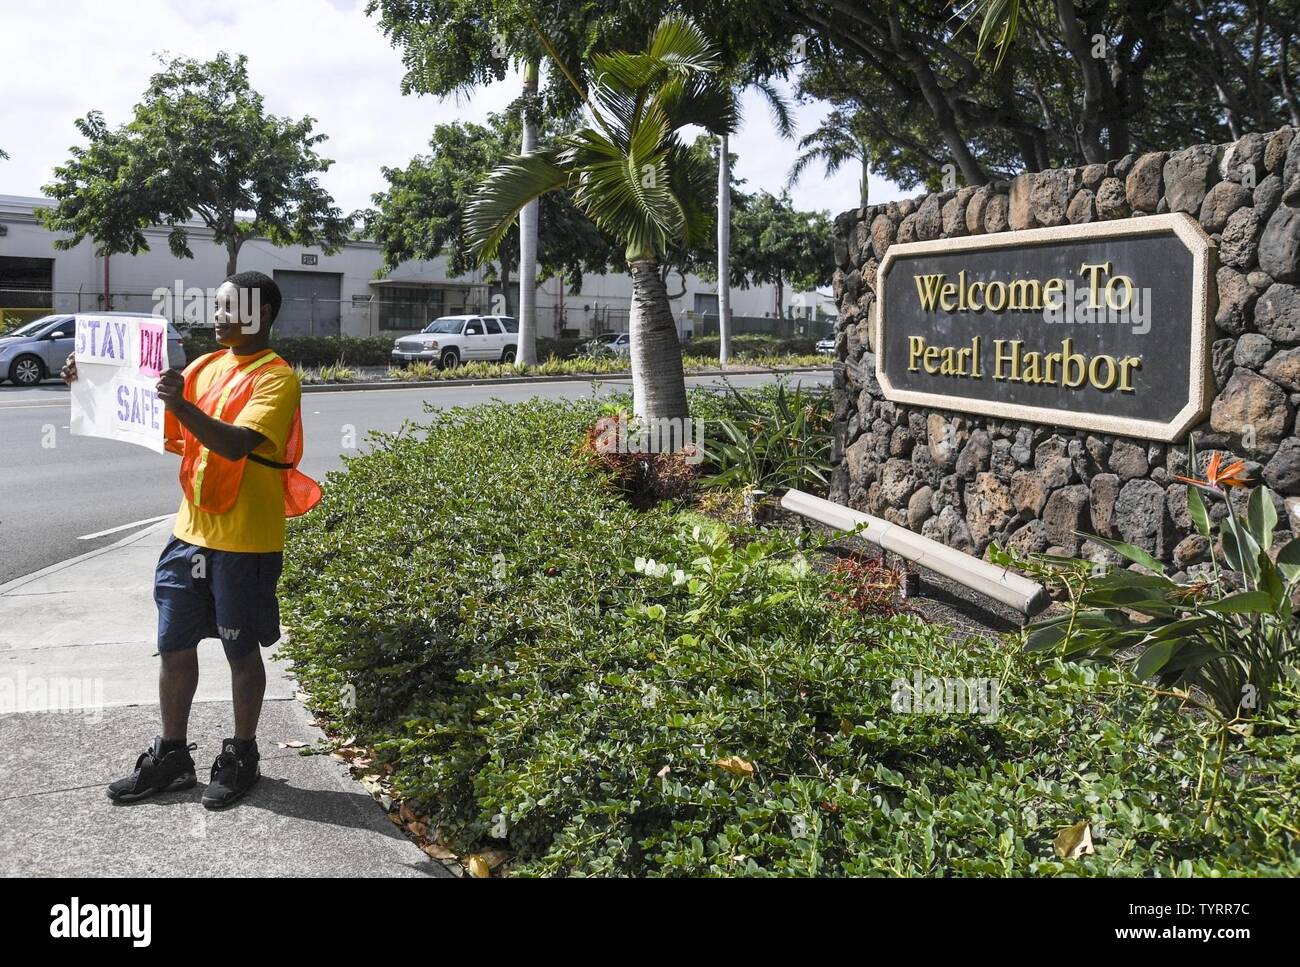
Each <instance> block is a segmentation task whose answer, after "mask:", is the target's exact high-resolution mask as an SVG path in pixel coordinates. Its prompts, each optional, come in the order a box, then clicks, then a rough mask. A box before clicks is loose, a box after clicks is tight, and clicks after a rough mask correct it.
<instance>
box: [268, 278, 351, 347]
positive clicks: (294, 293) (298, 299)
mask: <svg viewBox="0 0 1300 967" xmlns="http://www.w3.org/2000/svg"><path fill="white" fill-rule="evenodd" d="M275 284H276V285H278V286H279V287H280V296H281V298H282V299H283V302H282V304H281V306H280V315H279V317H278V318H277V319H276V321H275V331H276V332H277V333H278V334H279V335H281V336H337V335H338V334H339V314H340V301H339V298H340V295H339V294H340V292H341V291H342V288H343V276H342V274H341V273H338V272H286V271H281V270H279V269H277V270H276V272H275Z"/></svg>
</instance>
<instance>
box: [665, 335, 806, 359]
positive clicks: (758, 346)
mask: <svg viewBox="0 0 1300 967" xmlns="http://www.w3.org/2000/svg"><path fill="white" fill-rule="evenodd" d="M721 349H722V341H721V340H720V339H719V338H718V337H717V336H699V337H696V338H695V339H690V340H688V341H687V342H686V343H685V344H683V346H682V351H683V352H689V353H690V354H691V355H692V356H707V357H709V358H710V359H717V358H718V353H719V352H720V351H721ZM816 352H817V340H816V339H809V338H805V337H795V338H791V339H777V338H776V337H775V336H762V335H736V336H732V337H731V355H732V356H733V357H734V358H736V359H754V358H761V357H763V356H811V355H814V354H816Z"/></svg>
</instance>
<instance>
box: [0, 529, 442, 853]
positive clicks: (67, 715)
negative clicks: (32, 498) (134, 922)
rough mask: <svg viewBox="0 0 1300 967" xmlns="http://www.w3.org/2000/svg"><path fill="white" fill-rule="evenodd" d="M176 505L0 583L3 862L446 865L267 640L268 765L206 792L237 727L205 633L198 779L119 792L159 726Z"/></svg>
mask: <svg viewBox="0 0 1300 967" xmlns="http://www.w3.org/2000/svg"><path fill="white" fill-rule="evenodd" d="M171 527H172V520H171V519H170V518H169V519H167V520H165V521H161V522H159V523H158V524H156V525H153V526H151V527H148V528H145V529H144V530H142V531H140V532H137V533H136V534H133V535H131V536H130V537H127V538H125V539H123V540H121V541H118V542H117V543H116V544H112V545H110V546H108V547H104V548H100V549H98V550H96V551H92V552H90V553H88V554H84V555H81V556H80V557H77V558H74V559H72V560H70V561H64V562H62V563H60V564H56V565H53V566H52V567H48V568H45V569H43V570H41V571H37V572H36V573H34V574H29V575H27V576H25V577H22V578H18V579H17V580H14V581H10V582H9V583H7V584H4V585H0V875H5V876H402V877H407V876H447V877H450V876H451V875H452V874H451V873H450V872H449V871H448V870H447V869H446V868H445V867H443V865H442V864H441V863H439V862H437V861H435V860H433V859H431V858H430V857H428V856H427V855H425V853H424V852H423V851H421V850H420V849H419V848H418V847H417V846H416V845H415V844H414V843H412V842H411V841H410V840H408V839H407V838H406V837H405V836H403V835H402V833H401V832H400V831H399V830H398V829H397V827H396V826H394V825H393V824H392V823H391V822H389V820H388V819H387V817H386V816H385V815H384V813H383V811H382V809H380V807H379V806H378V805H377V804H376V803H375V801H374V800H373V799H372V798H371V796H370V795H369V794H368V793H367V792H366V791H365V790H364V789H363V788H362V787H361V786H360V784H358V783H357V782H355V781H354V780H353V779H352V777H351V776H350V775H349V774H348V772H347V769H346V767H345V766H344V765H343V764H342V763H341V762H338V761H337V760H335V759H331V758H330V757H328V756H317V755H313V756H301V755H299V754H298V752H297V750H295V749H292V748H285V749H281V748H279V743H282V742H291V741H292V742H304V743H306V744H307V745H308V746H313V745H315V743H316V741H317V740H318V739H321V738H322V737H323V734H322V733H321V731H320V730H319V729H318V728H316V727H315V726H314V725H312V724H311V716H310V714H309V713H308V712H307V710H306V709H305V708H304V707H303V706H302V705H301V704H300V703H299V702H298V701H297V700H296V699H295V698H294V695H295V693H296V691H297V688H296V685H295V683H294V682H293V679H292V678H291V677H290V676H289V675H288V673H287V671H286V667H285V663H284V662H283V661H282V660H280V659H279V657H278V649H274V648H273V649H267V650H265V651H264V652H263V655H264V656H265V657H266V658H267V674H266V678H267V691H266V702H265V704H264V706H263V709H262V719H261V724H260V725H259V728H258V748H259V750H260V752H261V754H262V762H261V768H262V778H261V780H260V781H259V782H258V784H257V786H256V787H254V789H253V790H252V791H251V792H250V793H249V794H248V796H247V798H246V799H244V800H243V801H242V802H241V803H239V804H238V805H236V806H234V807H233V808H231V809H229V810H225V811H222V812H209V811H208V810H206V809H204V808H203V806H202V805H201V804H200V802H199V798H200V796H201V795H202V792H203V786H204V784H205V783H206V781H207V778H208V768H209V767H210V766H211V764H212V760H213V759H214V758H215V757H216V755H217V753H218V752H219V751H220V743H221V739H222V738H223V737H225V736H228V735H230V734H231V731H232V728H233V725H232V722H233V710H232V708H231V704H230V671H229V666H228V665H227V663H226V660H225V655H224V654H223V652H222V650H221V644H220V642H218V641H216V640H215V639H212V640H208V641H204V642H202V643H200V645H199V669H200V671H199V689H198V693H197V694H196V695H195V701H194V709H193V712H192V714H191V716H190V741H191V742H197V743H198V746H199V748H198V750H197V751H196V752H194V753H193V755H194V761H195V764H196V766H197V767H198V768H197V771H198V775H199V784H198V785H197V786H195V787H194V788H193V789H189V790H186V791H184V792H178V793H172V794H169V795H165V796H157V797H154V798H152V799H146V800H143V801H141V802H139V803H136V804H133V805H130V806H117V805H114V804H113V803H112V802H110V801H109V799H108V798H107V797H106V796H105V794H104V787H105V786H106V785H107V784H108V783H109V782H111V781H112V780H113V779H116V778H118V777H120V776H122V775H124V774H126V773H128V772H130V770H131V768H132V767H133V766H134V764H135V758H136V756H137V755H138V754H139V753H140V752H141V751H143V750H144V749H145V748H147V747H148V745H149V743H150V742H151V741H152V739H153V737H154V735H156V734H157V733H158V731H159V728H160V726H159V719H158V704H157V702H158V693H157V681H158V659H157V657H156V654H155V652H156V648H155V636H156V631H157V612H156V610H155V608H154V603H153V569H154V565H155V564H156V563H157V560H158V555H159V554H160V553H161V550H162V547H163V545H164V544H165V543H166V542H167V539H168V537H169V536H170V533H171Z"/></svg>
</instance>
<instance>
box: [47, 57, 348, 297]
mask: <svg viewBox="0 0 1300 967" xmlns="http://www.w3.org/2000/svg"><path fill="white" fill-rule="evenodd" d="M314 124H315V120H314V119H313V118H311V117H304V118H302V119H301V120H298V121H294V120H292V119H290V118H281V117H275V116H274V115H269V114H267V113H266V111H265V110H264V108H263V104H262V95H261V94H259V93H258V92H257V91H255V90H253V88H252V86H251V85H250V84H249V80H248V63H247V58H245V57H243V56H242V55H241V56H238V57H234V58H232V57H230V56H229V55H228V54H225V53H221V54H219V55H218V56H217V57H216V58H214V59H213V60H210V61H206V62H201V61H196V60H192V59H189V58H185V57H177V58H174V59H172V60H170V61H165V62H164V64H163V69H162V70H161V71H160V72H159V73H157V74H155V75H154V76H153V77H152V78H151V79H150V82H149V87H148V89H147V90H146V91H145V93H144V96H143V98H142V99H141V100H140V102H139V103H138V104H137V105H136V106H135V111H134V115H133V117H132V119H131V120H130V121H129V122H127V123H126V124H123V125H121V126H119V127H116V128H110V127H109V125H108V123H107V122H106V121H105V120H104V116H103V115H102V114H101V113H100V112H98V111H92V112H90V113H89V114H87V115H86V116H85V117H84V118H78V119H77V121H76V126H77V130H78V131H80V132H81V134H82V135H83V136H84V137H85V138H86V140H87V141H88V142H89V144H88V145H86V146H84V147H82V146H75V147H73V148H72V149H71V154H72V158H71V160H70V161H68V162H67V163H66V164H64V165H60V166H58V167H56V168H55V169H54V181H53V182H52V183H50V184H48V185H46V186H45V187H44V188H43V190H44V191H45V193H46V194H47V195H49V196H50V197H51V198H53V199H55V205H54V206H53V207H52V208H49V209H41V210H40V211H39V215H40V217H41V219H42V220H43V222H44V223H45V225H46V227H47V228H49V229H51V230H52V231H57V232H67V233H68V235H69V237H68V238H65V239H60V240H59V241H57V242H55V245H56V246H58V247H60V248H71V247H72V246H74V245H76V244H77V243H79V242H80V241H81V240H82V239H83V238H86V237H90V238H92V239H94V240H95V241H96V243H97V251H98V253H99V254H111V253H115V252H130V253H131V254H132V255H134V254H136V253H137V252H140V251H142V250H147V249H148V248H149V245H148V243H147V241H146V238H145V230H146V229H148V228H149V227H151V226H154V225H166V226H170V227H171V231H170V233H169V234H168V236H167V242H168V247H169V248H170V249H171V251H172V254H173V255H175V256H177V257H178V258H192V257H193V253H192V252H191V251H190V246H189V231H188V229H187V228H186V227H185V223H186V222H188V221H191V220H193V219H194V218H196V217H197V218H198V219H200V220H201V221H202V222H203V223H204V224H205V225H206V226H207V227H208V228H209V229H211V230H212V232H213V236H214V239H215V241H216V242H217V244H219V245H222V246H224V247H225V248H226V252H227V271H228V272H230V273H233V272H234V271H235V266H236V261H237V259H238V257H239V249H240V246H242V245H243V243H244V242H245V241H247V240H248V239H250V238H267V239H269V240H270V241H271V242H273V243H275V244H276V245H287V244H293V243H297V244H302V245H317V246H320V247H321V248H322V249H323V250H324V251H325V252H335V251H338V250H339V248H341V247H342V245H343V243H344V242H345V241H346V240H347V237H348V230H349V228H350V226H351V220H350V219H348V218H346V217H344V216H343V215H342V213H341V212H340V210H339V209H338V208H337V207H336V206H335V204H334V200H333V198H332V197H331V196H330V195H329V193H328V192H327V191H325V190H324V189H323V188H322V187H321V185H320V182H319V180H318V178H317V175H319V174H321V173H324V172H326V171H328V170H329V168H330V166H331V165H332V164H333V162H332V161H330V160H328V159H326V158H322V157H320V155H318V154H317V153H316V146H317V145H319V144H320V143H321V142H322V141H324V140H325V135H323V134H313V133H312V128H313V126H314Z"/></svg>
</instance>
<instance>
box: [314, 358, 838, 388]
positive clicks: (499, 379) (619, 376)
mask: <svg viewBox="0 0 1300 967" xmlns="http://www.w3.org/2000/svg"><path fill="white" fill-rule="evenodd" d="M830 371H831V366H830V365H829V364H828V365H826V366H776V367H770V368H766V369H717V370H704V371H702V372H694V373H687V374H686V377H687V378H688V379H689V378H691V377H693V376H761V375H765V374H768V373H829V372H830ZM631 377H632V373H631V372H630V371H627V370H624V371H620V372H617V373H586V374H582V373H573V374H562V375H557V376H486V377H483V378H480V379H473V378H470V379H408V380H375V381H374V382H369V383H304V384H303V387H302V391H303V392H304V393H329V392H334V391H336V390H343V391H346V392H353V391H362V390H377V389H415V388H417V387H421V386H503V385H510V384H513V383H592V382H596V381H598V380H605V381H614V380H627V379H631Z"/></svg>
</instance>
